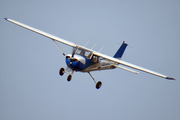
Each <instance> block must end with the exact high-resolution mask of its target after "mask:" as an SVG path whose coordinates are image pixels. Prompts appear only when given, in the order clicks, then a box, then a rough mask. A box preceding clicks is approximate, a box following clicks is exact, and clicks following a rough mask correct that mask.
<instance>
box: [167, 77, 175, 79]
mask: <svg viewBox="0 0 180 120" xmlns="http://www.w3.org/2000/svg"><path fill="white" fill-rule="evenodd" d="M166 79H168V80H176V79H174V78H172V77H166Z"/></svg>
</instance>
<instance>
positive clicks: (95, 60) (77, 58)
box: [4, 18, 175, 89]
mask: <svg viewBox="0 0 180 120" xmlns="http://www.w3.org/2000/svg"><path fill="white" fill-rule="evenodd" d="M4 19H5V20H7V21H9V22H11V23H14V24H16V25H19V26H21V27H23V28H26V29H28V30H31V31H33V32H36V33H38V34H40V35H43V36H45V37H48V38H50V39H52V41H53V42H54V43H55V45H56V46H57V47H58V48H59V50H60V51H61V53H62V54H63V55H64V56H65V61H66V64H67V67H68V68H69V71H70V72H71V73H70V74H69V75H68V77H67V81H71V79H72V74H73V72H74V71H76V72H87V73H88V74H89V75H90V76H91V78H92V79H93V81H94V82H95V86H96V89H99V88H100V87H101V86H102V82H101V81H98V82H96V80H95V79H94V78H93V76H92V75H91V73H90V72H91V71H100V70H107V69H115V68H120V69H123V70H126V71H129V72H132V73H135V74H138V73H139V72H137V71H135V70H134V69H136V70H139V71H143V72H146V73H149V74H152V75H155V76H159V77H162V78H165V79H168V80H175V79H174V78H172V77H168V76H166V75H163V74H160V73H157V72H154V71H151V70H148V69H146V68H143V67H139V66H137V65H134V64H131V63H128V62H125V61H122V60H121V58H122V56H123V53H124V51H125V49H126V47H127V45H128V44H127V43H125V42H124V41H123V43H122V45H121V46H120V48H119V49H118V51H117V52H116V53H115V55H114V56H113V57H111V56H108V55H105V54H102V53H100V51H101V50H100V51H99V52H97V51H94V50H92V49H89V48H86V47H85V46H86V45H84V46H81V45H78V44H75V43H72V42H70V41H67V40H64V39H61V38H59V37H56V36H54V35H51V34H49V33H46V32H43V31H41V30H38V29H36V28H33V27H30V26H28V25H25V24H23V23H20V22H18V21H15V20H12V19H8V18H4ZM56 42H61V43H63V44H65V45H68V46H71V47H73V51H72V54H67V55H66V54H65V53H64V52H63V51H62V49H61V48H60V47H59V46H58V44H57V43H56ZM130 68H133V69H130ZM67 72H68V71H66V70H65V69H64V68H63V67H62V68H60V70H59V74H60V75H61V76H62V75H63V74H64V73H67Z"/></svg>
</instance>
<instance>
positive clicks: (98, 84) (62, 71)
mask: <svg viewBox="0 0 180 120" xmlns="http://www.w3.org/2000/svg"><path fill="white" fill-rule="evenodd" d="M65 72H66V71H65V69H64V68H61V69H60V70H59V75H61V76H63V75H64V73H65ZM73 72H74V71H73V70H72V72H71V74H69V75H68V77H67V81H68V82H70V81H71V79H72V74H73ZM88 73H89V75H90V76H91V78H92V79H93V81H94V82H95V84H96V89H99V88H100V87H101V86H102V82H101V81H98V82H96V81H95V79H94V78H93V76H92V75H91V73H90V72H88Z"/></svg>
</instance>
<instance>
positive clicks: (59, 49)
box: [52, 39, 65, 56]
mask: <svg viewBox="0 0 180 120" xmlns="http://www.w3.org/2000/svg"><path fill="white" fill-rule="evenodd" d="M52 40H53V39H52ZM53 42H54V43H55V44H56V46H57V47H58V48H59V50H60V51H61V52H62V54H63V55H64V56H65V53H64V52H63V51H62V49H61V48H60V47H59V45H58V44H57V43H56V41H55V40H53Z"/></svg>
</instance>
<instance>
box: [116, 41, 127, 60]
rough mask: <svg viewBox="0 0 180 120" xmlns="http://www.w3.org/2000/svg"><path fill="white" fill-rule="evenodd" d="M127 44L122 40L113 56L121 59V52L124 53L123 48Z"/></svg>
mask: <svg viewBox="0 0 180 120" xmlns="http://www.w3.org/2000/svg"><path fill="white" fill-rule="evenodd" d="M127 45H128V44H126V43H125V42H124V41H123V43H122V45H121V47H120V48H119V50H118V51H117V52H116V54H115V55H114V58H117V59H121V58H122V56H123V53H124V51H125V49H126V47H127Z"/></svg>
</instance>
